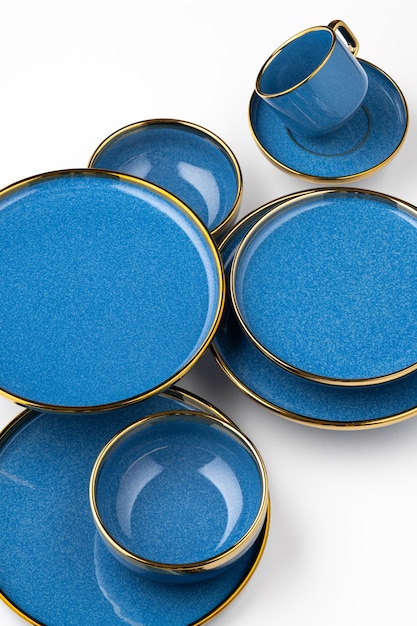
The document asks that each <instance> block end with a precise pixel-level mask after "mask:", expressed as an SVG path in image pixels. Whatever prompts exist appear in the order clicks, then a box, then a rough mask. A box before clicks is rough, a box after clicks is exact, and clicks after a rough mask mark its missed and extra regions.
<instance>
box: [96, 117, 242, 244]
mask: <svg viewBox="0 0 417 626" xmlns="http://www.w3.org/2000/svg"><path fill="white" fill-rule="evenodd" d="M89 167H93V168H99V169H106V170H113V171H116V172H122V173H124V174H129V175H131V176H137V177H138V178H142V179H145V180H148V181H150V182H152V183H155V184H157V185H159V186H160V187H163V188H164V189H166V190H167V191H170V192H171V193H173V194H174V195H175V196H177V197H178V198H180V200H182V201H183V202H185V204H187V205H188V206H189V207H190V208H191V209H192V210H193V211H194V212H195V213H196V214H197V215H198V216H199V217H200V219H201V220H202V221H203V223H204V224H205V226H206V227H207V228H208V229H209V231H210V232H211V234H212V235H213V236H214V237H217V236H218V235H220V234H221V233H223V232H224V230H225V229H226V227H227V226H228V225H229V224H230V223H231V222H232V221H233V219H234V217H235V216H236V213H237V210H238V208H239V204H240V200H241V196H242V174H241V170H240V167H239V164H238V161H237V159H236V157H235V155H234V154H233V152H232V151H231V150H230V148H229V147H228V146H227V145H226V144H225V143H224V141H222V140H221V139H220V138H219V137H217V135H215V134H214V133H212V132H211V131H209V130H207V129H206V128H202V127H201V126H197V125H196V124H192V123H190V122H184V121H181V120H173V119H156V120H145V121H142V122H137V123H135V124H130V125H129V126H125V127H124V128H121V129H120V130H117V131H116V132H114V133H112V134H111V135H110V136H109V137H107V139H105V140H104V141H103V142H102V143H101V144H100V145H99V146H98V148H97V149H96V150H95V152H94V154H93V156H92V157H91V159H90V162H89Z"/></svg>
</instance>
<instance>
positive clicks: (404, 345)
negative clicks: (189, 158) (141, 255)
mask: <svg viewBox="0 0 417 626" xmlns="http://www.w3.org/2000/svg"><path fill="white" fill-rule="evenodd" d="M416 267H417V211H416V209H415V208H414V207H411V206H410V205H408V204H405V203H402V202H400V201H398V202H397V201H395V200H393V199H391V198H389V197H387V196H384V195H381V194H377V193H376V192H368V191H366V190H362V191H361V190H355V189H342V190H339V189H333V190H329V189H324V190H318V191H315V192H311V193H309V194H304V195H303V196H301V197H299V198H296V199H293V200H292V201H289V202H288V203H287V204H283V205H282V206H280V207H278V208H275V209H272V210H271V211H269V212H268V214H267V215H265V216H264V217H263V218H262V219H260V220H259V222H257V224H256V225H255V226H253V227H252V229H251V230H250V231H249V233H248V234H247V235H246V236H245V238H244V240H243V241H242V242H241V244H240V246H239V249H238V251H237V253H236V257H235V260H234V262H233V265H232V270H231V290H232V296H233V297H234V303H235V305H236V311H237V313H238V317H240V319H241V321H242V323H243V325H244V327H245V329H246V330H247V332H248V333H249V335H250V336H251V337H252V338H253V339H254V341H255V342H256V343H257V345H258V347H259V348H260V349H261V350H264V351H265V353H266V354H267V355H268V356H270V358H272V359H276V361H277V362H278V363H279V364H280V365H283V367H288V368H289V369H292V370H293V371H294V370H296V372H298V373H300V374H301V375H306V376H308V377H310V378H317V379H321V380H322V382H329V381H331V380H336V381H338V382H339V384H343V383H344V382H346V383H352V382H353V381H355V384H359V383H360V382H361V383H363V384H368V383H372V382H381V381H382V382H384V381H386V380H388V379H389V378H393V377H398V376H400V375H402V374H404V373H408V372H406V371H405V370H409V368H412V369H416V368H417V322H416V317H415V311H416V310H417V273H416V271H415V268H416Z"/></svg>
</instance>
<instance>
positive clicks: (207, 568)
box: [90, 411, 268, 583]
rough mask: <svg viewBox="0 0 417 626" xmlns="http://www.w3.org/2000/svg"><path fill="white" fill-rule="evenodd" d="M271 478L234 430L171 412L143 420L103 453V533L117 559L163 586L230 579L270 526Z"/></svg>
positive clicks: (99, 488)
mask: <svg viewBox="0 0 417 626" xmlns="http://www.w3.org/2000/svg"><path fill="white" fill-rule="evenodd" d="M267 501H268V486H267V474H266V470H265V467H264V464H263V461H262V459H261V457H260V455H259V453H258V452H257V450H256V448H255V447H254V446H253V444H252V443H251V442H250V441H249V440H248V439H247V438H246V437H245V435H244V434H243V433H242V432H241V431H240V430H239V429H238V428H237V427H235V426H234V425H232V424H229V423H226V422H225V421H223V420H220V419H217V418H216V417H213V416H211V415H208V414H206V413H195V412H187V411H184V412H182V411H181V412H177V411H169V412H165V413H157V414H154V415H150V416H149V417H147V418H144V419H142V420H141V421H140V422H136V423H134V424H132V425H131V426H128V427H127V428H126V429H124V430H123V431H121V432H120V433H119V434H117V435H116V436H115V437H114V438H113V439H111V440H110V442H109V443H108V444H107V445H106V446H105V447H104V448H103V450H102V452H101V453H100V455H99V456H98V458H97V460H96V463H95V465H94V468H93V471H92V474H91V481H90V504H91V510H92V514H93V518H94V521H95V523H96V526H97V529H98V531H99V533H100V534H101V536H102V538H103V539H104V541H105V543H106V545H107V546H108V548H109V549H110V551H111V552H112V553H113V555H114V556H116V558H118V559H119V560H120V561H122V562H123V563H124V564H125V565H127V566H128V567H130V568H133V569H134V570H137V571H138V572H139V573H141V574H143V575H145V576H148V577H150V578H152V579H154V580H158V581H160V582H176V583H183V582H186V583H188V582H190V580H194V581H199V580H202V579H205V578H209V577H211V576H213V575H216V574H219V573H221V572H223V571H224V570H225V569H226V568H227V567H228V566H230V565H232V564H233V563H235V562H236V560H237V559H239V558H240V557H241V556H242V555H243V554H244V553H245V552H246V551H247V550H248V549H249V548H250V547H251V546H252V545H253V543H254V542H255V540H256V538H257V537H258V535H259V533H260V531H261V529H262V526H263V524H264V522H265V516H266V511H267Z"/></svg>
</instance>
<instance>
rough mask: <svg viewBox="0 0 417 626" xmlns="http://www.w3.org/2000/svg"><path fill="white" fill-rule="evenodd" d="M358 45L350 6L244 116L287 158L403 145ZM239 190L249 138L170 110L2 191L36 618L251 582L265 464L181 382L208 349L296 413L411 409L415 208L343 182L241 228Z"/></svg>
mask: <svg viewBox="0 0 417 626" xmlns="http://www.w3.org/2000/svg"><path fill="white" fill-rule="evenodd" d="M357 52H358V42H357V39H356V38H355V36H354V35H353V33H352V32H351V30H350V29H349V28H348V26H347V25H346V24H345V23H344V22H341V21H340V20H336V21H334V22H331V23H330V24H329V25H328V26H320V27H314V28H311V29H308V30H306V31H303V32H302V33H300V34H299V35H296V36H295V37H293V38H292V39H291V40H289V41H288V42H286V44H284V45H283V46H281V47H280V48H279V49H277V50H276V51H275V52H274V53H273V54H272V55H271V57H270V58H269V59H268V60H267V61H266V63H265V64H264V66H263V67H262V69H261V71H260V72H259V75H258V78H257V80H256V87H255V91H254V93H253V95H252V98H251V100H250V107H249V119H250V127H251V129H252V132H253V136H254V138H255V141H256V142H257V144H258V145H259V147H260V148H261V150H262V152H263V153H264V154H265V155H266V156H267V157H268V158H269V159H270V160H271V161H272V162H273V163H275V164H276V165H278V166H279V167H281V168H283V169H284V170H285V171H287V172H290V173H293V174H296V175H298V176H302V177H304V178H307V179H309V180H316V181H324V180H330V181H346V180H349V179H353V178H357V177H360V176H362V175H365V174H369V173H371V172H373V171H374V170H376V169H377V168H379V167H381V166H382V165H384V164H386V163H387V162H388V161H389V160H390V159H391V158H392V157H393V156H394V155H395V154H396V153H397V151H398V150H399V148H400V147H401V145H402V142H403V141H404V138H405V134H406V130H407V125H408V112H407V106H406V103H405V100H404V98H403V96H402V93H401V91H400V90H399V88H398V87H397V85H396V84H395V83H394V82H393V81H392V79H391V78H390V77H388V76H387V75H386V74H385V73H384V72H383V71H382V70H379V69H378V68H376V67H375V66H374V65H372V64H371V63H369V62H367V61H363V60H360V59H358V58H357ZM306 62H307V65H306V64H305V63H306ZM241 196H242V176H241V171H240V167H239V164H238V162H237V160H236V157H235V156H234V154H233V152H232V151H231V150H230V148H229V147H228V146H227V145H226V144H225V143H224V142H223V141H222V140H221V139H220V138H219V137H217V136H216V135H215V134H214V133H212V132H211V131H208V130H207V129H205V128H203V127H201V126H197V125H196V124H193V123H190V122H184V121H181V120H175V119H154V120H145V121H142V122H138V123H134V124H131V125H129V126H126V127H124V128H121V129H119V130H117V131H115V132H113V133H112V134H111V135H109V136H108V137H107V139H105V140H104V141H102V142H101V143H100V144H99V146H98V148H96V150H95V151H94V153H93V156H92V157H91V159H90V161H89V163H88V166H87V167H86V168H83V169H75V170H65V171H56V172H49V173H45V174H41V175H38V176H35V177H33V178H30V179H26V180H23V181H19V182H17V183H15V184H13V185H11V186H10V187H8V188H6V189H4V190H2V191H1V192H0V209H1V210H0V230H1V233H2V247H1V250H0V268H1V269H2V271H1V276H2V278H1V291H2V299H1V302H2V303H3V305H2V309H1V311H0V315H1V324H0V345H1V346H2V347H3V350H2V352H1V357H0V389H1V392H2V393H3V394H4V395H5V396H6V397H7V398H9V399H11V400H13V401H15V402H16V403H18V404H20V405H22V406H23V407H25V410H24V412H23V413H22V414H21V415H20V416H18V417H17V418H16V419H15V420H13V421H12V422H11V423H10V424H9V425H8V426H7V427H6V429H5V430H4V431H3V432H2V433H1V435H0V498H1V503H2V508H3V510H4V511H6V514H5V515H3V516H2V518H1V521H0V541H1V545H0V550H1V553H2V566H1V570H0V576H1V580H0V590H1V591H0V594H1V597H2V598H3V599H4V600H5V601H6V602H8V603H9V604H10V606H11V607H12V608H13V609H14V610H16V611H17V612H18V613H19V614H20V615H21V616H22V617H24V618H25V619H27V620H28V621H30V622H31V623H33V624H39V625H41V624H47V625H48V626H55V625H57V626H58V625H60V624H62V623H73V624H82V623H100V625H101V626H122V625H123V624H126V623H132V624H133V623H135V624H138V623H140V624H143V626H161V615H163V616H164V618H163V619H164V623H169V624H170V626H189V625H195V626H196V625H197V624H203V623H205V622H207V621H208V620H209V619H211V618H212V617H213V616H215V615H216V614H217V613H218V612H219V611H220V610H221V609H223V608H224V607H225V606H226V605H227V604H228V603H229V602H230V601H231V600H232V599H233V598H234V597H235V596H236V595H237V593H238V592H239V591H240V590H241V589H242V587H243V586H244V585H245V583H246V582H247V581H248V579H249V578H250V576H251V574H252V573H253V571H254V570H255V568H256V566H257V564H258V563H259V560H260V558H261V556H262V553H263V550H264V548H265V544H266V540H267V535H268V529H269V517H270V511H269V495H268V480H267V473H266V469H265V467H264V464H263V461H262V458H261V457H260V455H259V452H258V451H257V449H256V448H255V446H254V445H253V444H252V442H251V441H249V440H248V439H247V437H246V436H245V434H244V433H243V432H242V431H241V430H240V429H239V428H238V427H237V426H236V425H235V424H234V423H233V422H232V421H231V420H230V419H229V417H228V416H226V415H224V414H223V413H222V412H221V411H220V410H219V409H217V408H216V407H215V405H214V404H212V403H211V402H209V401H206V400H203V399H201V398H198V397H195V396H194V395H193V394H190V393H188V392H185V391H183V390H182V389H180V388H178V387H175V386H174V384H175V383H176V382H177V381H178V380H179V379H180V378H181V377H182V376H183V375H184V374H185V373H187V372H188V371H189V370H190V369H191V368H192V367H193V366H194V364H195V363H196V362H197V361H198V360H199V358H200V357H201V356H202V354H204V352H205V351H206V350H207V349H208V348H209V347H211V349H212V351H213V353H214V356H215V358H216V360H217V362H218V364H219V365H220V367H221V368H222V369H223V370H224V371H225V372H226V374H227V375H228V376H229V377H230V378H231V379H232V380H233V381H234V382H235V383H236V384H237V385H238V386H239V387H240V388H241V389H242V390H243V391H244V392H245V393H248V394H249V395H250V396H251V397H253V398H255V399H256V400H258V401H259V402H260V403H261V404H263V405H264V406H266V407H268V408H269V409H271V410H272V411H274V412H276V413H278V414H279V415H281V416H284V417H287V418H290V419H294V420H298V421H301V422H303V423H306V424H310V425H315V426H322V427H332V428H358V427H371V426H377V425H383V424H389V423H391V422H393V421H397V420H399V419H405V418H406V417H409V416H411V415H413V414H414V413H415V412H416V407H417V392H416V390H417V384H416V383H417V378H416V377H417V337H415V336H414V330H413V320H414V311H415V309H416V305H417V296H416V294H417V284H416V283H417V278H416V276H415V271H414V268H415V267H416V265H417V252H416V250H417V245H416V243H417V242H416V235H415V233H417V228H416V226H417V211H416V209H415V208H414V207H413V206H411V205H410V204H408V203H407V202H404V201H402V200H399V199H396V198H391V197H389V196H387V195H383V194H379V193H376V192H371V191H365V190H361V189H354V188H337V187H326V188H321V189H313V190H309V191H303V192H297V193H294V194H292V195H290V196H287V197H285V198H278V199H276V200H273V201H271V202H269V203H268V204H266V205H264V206H262V207H260V208H258V209H256V210H255V211H253V212H252V213H250V214H249V215H247V216H246V217H245V218H244V219H241V220H240V221H238V222H237V223H236V224H235V225H234V226H232V225H233V222H234V221H235V219H236V216H237V211H238V208H239V205H240V201H241ZM398 240H401V247H400V248H399V247H398V245H397V242H398ZM10 337H13V341H12V342H10ZM201 493H204V494H205V497H204V498H200V497H199V494H200V495H201ZM138 503H139V504H138ZM150 520H151V521H150ZM202 538H203V540H202ZM39 546H42V549H41V550H40V549H39ZM179 583H180V584H179Z"/></svg>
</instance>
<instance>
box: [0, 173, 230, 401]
mask: <svg viewBox="0 0 417 626" xmlns="http://www.w3.org/2000/svg"><path fill="white" fill-rule="evenodd" d="M71 179H73V180H77V179H79V180H83V179H85V180H92V181H93V182H99V185H102V186H103V188H105V187H106V185H107V183H108V182H110V183H111V184H112V185H114V186H117V185H118V184H119V183H120V185H126V186H127V187H128V188H129V190H130V191H131V192H132V194H133V193H134V191H135V190H137V191H138V192H142V191H143V192H144V193H145V194H149V197H151V198H152V199H154V200H155V202H156V203H157V202H159V201H161V202H162V203H165V204H166V206H165V209H166V207H172V209H173V211H174V212H175V213H178V215H180V216H181V218H182V219H183V220H184V223H187V224H188V226H187V227H186V228H189V230H190V233H188V234H187V237H189V241H190V242H191V246H196V249H197V243H195V242H194V241H193V239H196V240H197V239H199V240H200V244H199V245H201V246H202V247H203V248H204V255H203V256H204V257H207V259H204V260H203V263H204V264H208V265H211V268H210V271H212V277H211V279H212V281H214V282H213V284H210V285H209V287H208V288H209V290H211V291H212V292H213V295H214V300H215V302H214V304H213V309H214V310H213V316H212V320H211V323H210V324H209V328H207V332H205V334H204V336H201V338H200V340H199V343H198V345H197V346H196V348H195V350H194V351H193V353H192V354H191V356H190V357H189V358H188V359H187V361H186V362H185V363H183V364H181V366H180V367H179V368H178V369H176V370H175V371H173V372H171V374H170V375H169V376H167V377H166V378H164V379H163V380H159V381H158V382H157V384H154V385H152V386H148V388H145V389H144V390H141V391H140V392H139V393H133V394H130V395H128V396H125V397H122V398H118V399H116V400H111V401H104V402H94V403H91V404H88V403H64V402H62V404H61V401H60V400H59V401H58V402H49V401H47V400H44V399H42V398H36V397H30V395H27V394H25V393H19V392H16V391H15V390H14V389H13V388H11V386H10V385H7V384H3V385H2V386H1V387H0V394H1V395H3V396H4V397H6V398H7V399H9V400H11V401H13V402H16V403H17V404H20V405H22V406H25V407H29V408H33V409H37V410H46V411H58V412H61V413H64V412H69V413H73V412H90V411H105V410H112V409H115V408H119V407H121V406H126V405H128V404H132V403H135V402H138V401H141V400H143V399H146V398H148V397H150V396H152V395H155V394H157V393H159V392H160V391H162V390H163V389H166V388H168V387H169V386H170V385H172V384H174V383H175V382H176V381H178V380H179V379H180V378H181V377H182V376H183V375H184V374H185V373H187V372H188V371H189V370H190V369H191V368H192V366H193V365H194V364H195V363H196V362H197V360H198V359H199V358H200V357H201V356H202V354H203V353H204V352H205V350H206V349H207V348H208V346H209V345H210V343H211V340H212V338H213V336H214V334H215V332H216V329H217V327H218V325H219V323H220V319H221V315H222V312H223V309H224V302H225V279H224V272H223V266H222V262H221V259H220V256H219V252H218V248H217V245H216V244H215V242H214V239H213V237H212V236H211V234H210V233H209V231H208V230H207V228H206V227H205V225H204V224H203V223H202V221H201V220H200V219H199V218H198V216H197V215H196V214H195V213H194V212H193V211H192V210H191V209H190V208H189V207H188V206H186V205H185V204H184V203H183V202H181V201H180V200H179V199H178V198H176V197H175V196H173V195H172V194H170V193H169V192H167V191H166V190H164V189H162V188H160V187H158V186H157V185H154V184H153V183H150V182H148V181H142V180H140V179H137V178H135V177H131V176H128V175H125V174H120V173H115V172H111V171H106V170H95V169H89V168H78V169H68V170H56V171H51V172H46V173H42V174H39V175H36V176H32V177H29V178H25V179H23V180H21V181H18V182H16V183H13V184H11V185H9V186H7V187H5V188H4V189H2V190H0V205H1V204H2V203H4V204H5V205H6V204H9V203H10V202H13V197H14V194H16V195H17V196H18V195H19V194H21V193H22V194H25V193H26V192H27V193H30V192H31V191H32V190H33V189H36V187H37V185H38V184H39V183H40V184H42V183H44V182H45V183H49V182H50V181H57V180H58V181H61V180H63V181H71ZM103 182H104V184H102V183H103ZM122 194H123V191H122ZM64 200H65V198H64ZM54 202H55V200H54ZM54 210H55V209H54ZM175 219H176V217H175V215H174V219H173V220H172V222H173V223H174V220H175ZM119 233H120V231H118V233H117V235H118V234H119ZM193 233H194V234H193ZM34 243H36V242H34ZM16 258H17V264H18V265H19V262H20V260H19V258H18V257H16ZM19 267H20V269H19V271H23V269H24V268H23V266H19ZM7 270H8V271H9V268H7ZM73 278H74V277H72V276H69V277H68V279H69V280H73ZM168 278H169V277H168V276H167V279H168ZM161 280H162V278H161ZM74 282H76V281H74ZM28 285H29V283H28ZM7 307H8V303H7V302H6V303H4V307H3V308H4V310H6V309H7ZM5 344H7V345H4V346H3V347H4V350H5V351H7V350H8V349H10V347H11V346H13V334H12V333H10V336H9V339H8V341H7V342H5ZM90 356H91V355H90ZM28 362H29V359H28ZM34 374H35V373H34ZM0 384H1V381H0Z"/></svg>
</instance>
